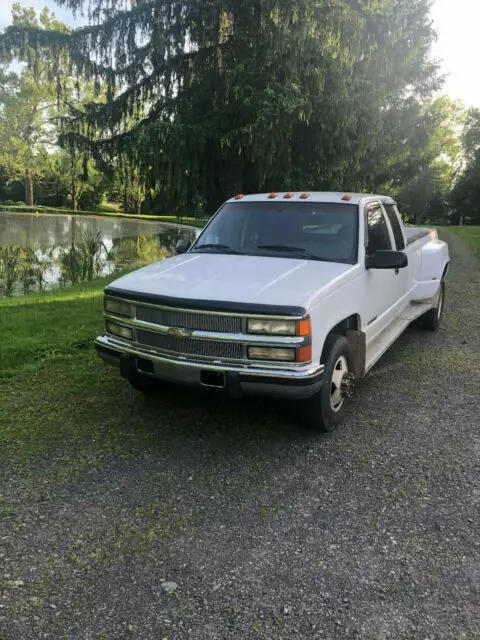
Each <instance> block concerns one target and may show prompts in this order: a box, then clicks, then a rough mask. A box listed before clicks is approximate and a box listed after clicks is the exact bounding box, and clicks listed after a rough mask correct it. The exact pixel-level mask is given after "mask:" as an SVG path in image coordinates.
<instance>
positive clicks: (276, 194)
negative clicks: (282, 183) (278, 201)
mask: <svg viewBox="0 0 480 640" xmlns="http://www.w3.org/2000/svg"><path fill="white" fill-rule="evenodd" d="M277 196H278V193H271V194H270V195H269V196H268V197H269V198H270V200H275V198H276V197H277Z"/></svg>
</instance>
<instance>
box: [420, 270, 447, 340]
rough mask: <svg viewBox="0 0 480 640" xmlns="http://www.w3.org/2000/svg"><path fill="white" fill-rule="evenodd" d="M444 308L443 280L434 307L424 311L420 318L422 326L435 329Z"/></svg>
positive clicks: (440, 319) (437, 326)
mask: <svg viewBox="0 0 480 640" xmlns="http://www.w3.org/2000/svg"><path fill="white" fill-rule="evenodd" d="M444 308H445V281H444V280H442V282H441V284H440V294H439V297H438V303H437V306H436V307H433V308H432V309H430V310H429V311H427V313H424V314H423V316H422V318H421V320H422V326H423V328H424V329H427V330H428V331H437V330H438V328H439V326H440V324H441V322H442V318H443V310H444Z"/></svg>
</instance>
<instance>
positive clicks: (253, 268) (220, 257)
mask: <svg viewBox="0 0 480 640" xmlns="http://www.w3.org/2000/svg"><path fill="white" fill-rule="evenodd" d="M353 268H354V267H353V266H352V265H349V264H339V263H334V262H317V261H313V260H301V259H300V260H296V259H291V258H273V257H270V256H268V257H264V256H236V255H230V254H211V253H187V254H185V255H182V256H176V257H174V258H169V259H167V260H163V261H162V262H157V263H154V264H151V265H149V266H148V267H144V268H142V269H139V270H138V271H134V272H132V273H130V274H128V275H126V276H123V277H121V278H119V279H118V280H115V281H114V282H113V283H112V284H111V285H109V286H108V291H109V292H111V293H115V292H119V293H120V292H121V293H123V294H129V293H131V294H132V297H134V294H135V293H138V294H142V297H143V296H161V297H165V298H174V299H179V304H180V302H181V301H182V300H192V301H219V302H236V303H244V304H262V305H269V306H270V305H272V306H274V305H285V306H302V307H304V308H308V301H309V300H310V299H311V297H312V296H313V295H314V294H316V296H318V294H320V293H322V292H324V293H325V294H326V293H327V291H328V290H329V289H330V287H331V286H333V285H334V284H335V283H337V282H338V279H339V278H341V277H342V276H344V274H346V273H347V272H348V271H351V270H352V269H353Z"/></svg>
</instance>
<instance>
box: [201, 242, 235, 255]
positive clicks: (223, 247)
mask: <svg viewBox="0 0 480 640" xmlns="http://www.w3.org/2000/svg"><path fill="white" fill-rule="evenodd" d="M201 249H218V250H219V251H222V252H223V253H234V254H238V253H239V252H238V251H235V249H231V248H230V247H229V246H228V244H214V243H210V244H200V245H198V247H194V248H193V251H200V250H201Z"/></svg>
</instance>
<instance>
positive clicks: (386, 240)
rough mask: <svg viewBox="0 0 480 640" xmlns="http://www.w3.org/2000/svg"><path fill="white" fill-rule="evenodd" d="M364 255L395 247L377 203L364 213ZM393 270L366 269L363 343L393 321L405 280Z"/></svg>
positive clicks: (380, 206)
mask: <svg viewBox="0 0 480 640" xmlns="http://www.w3.org/2000/svg"><path fill="white" fill-rule="evenodd" d="M365 220H366V238H365V241H366V254H367V255H373V254H374V253H375V251H388V250H392V249H394V248H395V243H394V239H393V235H392V231H391V227H390V225H389V224H388V222H387V219H386V216H385V213H384V210H383V207H382V205H381V203H380V202H374V203H370V204H368V205H367V207H366V211H365ZM400 271H401V270H398V271H396V270H395V269H367V272H366V281H365V282H366V291H365V297H366V310H367V314H366V317H365V322H364V326H365V333H366V339H367V344H368V343H369V342H370V341H371V340H374V339H375V337H376V336H378V334H379V333H381V332H382V331H383V330H384V329H386V327H387V326H388V325H389V324H390V323H391V322H392V320H393V319H394V318H395V314H396V311H397V309H398V305H399V302H400V301H401V300H402V299H403V297H404V295H405V292H404V288H405V280H404V278H403V277H401V275H400Z"/></svg>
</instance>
